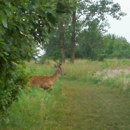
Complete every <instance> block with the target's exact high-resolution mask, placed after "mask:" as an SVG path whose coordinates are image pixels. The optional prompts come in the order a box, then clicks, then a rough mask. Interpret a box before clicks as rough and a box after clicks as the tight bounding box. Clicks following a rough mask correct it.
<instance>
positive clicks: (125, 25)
mask: <svg viewBox="0 0 130 130" xmlns="http://www.w3.org/2000/svg"><path fill="white" fill-rule="evenodd" d="M113 2H114V3H119V4H120V6H121V11H123V12H125V13H127V15H126V16H125V17H122V18H121V20H115V19H113V18H112V17H110V18H109V24H110V29H108V33H111V34H115V35H118V36H123V37H125V38H126V40H127V41H128V42H129V43H130V28H129V27H130V1H129V0H113Z"/></svg>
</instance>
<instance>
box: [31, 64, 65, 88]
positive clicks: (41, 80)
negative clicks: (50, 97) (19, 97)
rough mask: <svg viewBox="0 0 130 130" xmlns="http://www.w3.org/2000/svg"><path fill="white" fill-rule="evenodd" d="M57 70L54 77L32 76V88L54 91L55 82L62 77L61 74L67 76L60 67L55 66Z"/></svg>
mask: <svg viewBox="0 0 130 130" xmlns="http://www.w3.org/2000/svg"><path fill="white" fill-rule="evenodd" d="M55 68H56V69H57V70H56V72H55V73H54V74H53V75H52V76H32V80H31V83H30V86H31V87H33V86H37V87H40V88H43V89H50V90H51V89H52V86H53V84H54V82H55V81H56V80H57V78H58V77H59V76H60V74H63V75H65V74H66V73H65V72H64V71H63V70H62V69H61V68H60V66H55Z"/></svg>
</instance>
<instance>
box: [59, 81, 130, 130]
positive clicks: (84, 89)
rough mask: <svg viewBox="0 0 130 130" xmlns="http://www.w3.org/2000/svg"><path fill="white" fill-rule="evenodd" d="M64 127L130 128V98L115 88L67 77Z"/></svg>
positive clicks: (92, 129) (77, 129) (70, 129)
mask: <svg viewBox="0 0 130 130" xmlns="http://www.w3.org/2000/svg"><path fill="white" fill-rule="evenodd" d="M63 82H64V83H65V84H63V85H62V87H63V95H64V96H65V97H66V99H65V100H66V103H65V105H64V106H65V107H64V108H63V118H62V119H63V120H62V123H61V124H62V125H61V128H60V129H62V130H130V100H129V99H130V98H129V95H127V96H126V94H123V93H122V92H119V91H117V90H114V89H110V88H105V87H100V86H98V85H88V84H86V83H85V82H78V81H68V80H64V81H63Z"/></svg>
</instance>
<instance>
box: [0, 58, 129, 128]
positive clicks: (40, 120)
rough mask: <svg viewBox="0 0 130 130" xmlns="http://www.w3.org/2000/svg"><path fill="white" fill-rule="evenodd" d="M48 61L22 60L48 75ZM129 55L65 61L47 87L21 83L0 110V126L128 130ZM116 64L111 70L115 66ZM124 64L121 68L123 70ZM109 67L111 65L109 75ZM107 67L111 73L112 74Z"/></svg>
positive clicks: (50, 66) (50, 71) (50, 68)
mask: <svg viewBox="0 0 130 130" xmlns="http://www.w3.org/2000/svg"><path fill="white" fill-rule="evenodd" d="M49 63H50V64H44V65H39V64H33V63H27V64H26V65H27V71H28V74H29V75H52V74H53V73H54V71H55V69H54V68H53V66H54V64H55V63H54V62H52V61H50V62H49ZM129 66H130V61H129V60H127V59H122V60H118V59H106V60H105V61H103V62H98V61H89V60H76V61H75V64H70V63H69V61H67V62H66V63H65V64H63V65H62V68H63V69H64V71H65V72H66V73H67V75H66V76H62V77H60V79H58V80H57V81H56V83H55V84H54V89H53V90H52V91H44V90H42V89H39V88H25V89H24V90H21V91H20V93H19V95H18V100H17V101H14V102H13V104H12V105H11V106H10V108H9V109H8V111H7V112H6V113H5V114H0V115H1V118H0V128H2V130H130V101H129V99H130V85H129V84H130V80H129V79H130V74H129V73H126V72H127V71H128V72H129V71H130V68H129ZM119 69H121V73H119V74H118V75H116V74H115V73H113V72H115V70H117V71H118V70H119ZM123 70H126V71H125V72H123ZM108 71H111V73H113V74H112V77H110V76H111V75H109V73H108ZM111 73H110V74H111Z"/></svg>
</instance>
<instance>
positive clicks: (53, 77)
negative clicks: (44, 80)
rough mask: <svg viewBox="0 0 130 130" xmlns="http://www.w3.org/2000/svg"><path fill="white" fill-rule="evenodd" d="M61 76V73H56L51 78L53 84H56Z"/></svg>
mask: <svg viewBox="0 0 130 130" xmlns="http://www.w3.org/2000/svg"><path fill="white" fill-rule="evenodd" d="M59 76H60V74H59V72H58V71H56V72H55V73H54V74H53V75H52V76H51V77H52V80H53V82H55V81H56V80H57V78H58V77H59Z"/></svg>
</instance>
